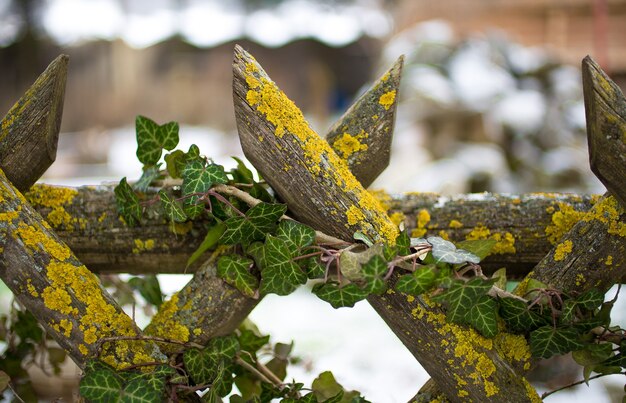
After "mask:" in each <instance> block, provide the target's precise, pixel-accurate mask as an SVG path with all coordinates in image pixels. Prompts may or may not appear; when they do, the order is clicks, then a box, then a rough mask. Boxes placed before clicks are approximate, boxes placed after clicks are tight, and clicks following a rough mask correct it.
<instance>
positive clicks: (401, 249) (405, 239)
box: [396, 231, 411, 256]
mask: <svg viewBox="0 0 626 403" xmlns="http://www.w3.org/2000/svg"><path fill="white" fill-rule="evenodd" d="M410 247H411V237H410V236H409V234H407V233H406V232H405V231H402V232H400V234H398V237H397V238H396V250H397V252H396V253H397V254H398V255H400V256H406V255H408V254H410V253H411V249H410Z"/></svg>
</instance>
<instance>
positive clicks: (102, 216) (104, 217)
mask: <svg viewBox="0 0 626 403" xmlns="http://www.w3.org/2000/svg"><path fill="white" fill-rule="evenodd" d="M106 218H107V213H106V212H104V213H102V214H100V217H98V222H99V223H100V224H102V222H103V221H104V220H105V219H106Z"/></svg>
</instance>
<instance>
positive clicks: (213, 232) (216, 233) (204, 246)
mask: <svg viewBox="0 0 626 403" xmlns="http://www.w3.org/2000/svg"><path fill="white" fill-rule="evenodd" d="M225 230H226V225H224V223H221V222H220V223H217V224H215V225H214V226H212V227H211V228H209V230H208V231H207V233H206V235H205V237H204V239H203V240H202V243H200V246H198V249H196V250H195V251H194V252H193V253H192V254H191V256H190V257H189V259H187V266H186V267H189V266H191V265H192V264H194V262H195V261H196V260H198V258H199V257H200V256H202V255H203V254H204V252H206V251H207V250H209V249H211V248H212V247H213V246H215V245H216V244H217V241H219V239H220V237H221V236H222V234H223V233H224V231H225Z"/></svg>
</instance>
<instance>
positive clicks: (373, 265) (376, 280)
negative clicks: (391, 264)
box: [361, 255, 388, 295]
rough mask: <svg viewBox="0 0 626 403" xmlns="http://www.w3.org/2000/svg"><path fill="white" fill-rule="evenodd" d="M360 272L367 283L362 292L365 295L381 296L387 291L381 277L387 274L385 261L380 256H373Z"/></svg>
mask: <svg viewBox="0 0 626 403" xmlns="http://www.w3.org/2000/svg"><path fill="white" fill-rule="evenodd" d="M361 270H362V272H363V279H364V280H365V281H366V282H367V284H366V285H365V287H364V288H363V290H364V291H365V292H366V293H367V294H376V295H381V294H382V293H384V292H385V291H386V290H387V284H386V283H385V280H384V279H383V276H384V275H385V274H386V273H387V270H388V267H387V261H386V260H385V259H384V258H383V257H382V256H380V255H374V256H373V257H372V258H371V259H370V260H369V261H368V262H367V263H365V264H364V265H363V266H362V267H361Z"/></svg>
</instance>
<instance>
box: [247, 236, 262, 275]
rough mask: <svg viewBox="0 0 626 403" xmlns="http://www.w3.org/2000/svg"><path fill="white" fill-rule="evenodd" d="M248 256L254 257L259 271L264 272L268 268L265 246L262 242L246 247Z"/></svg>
mask: <svg viewBox="0 0 626 403" xmlns="http://www.w3.org/2000/svg"><path fill="white" fill-rule="evenodd" d="M245 250H246V254H247V255H248V256H252V259H254V262H255V263H256V266H257V267H258V268H259V270H263V269H264V268H265V267H266V266H267V260H266V258H265V245H263V243H262V242H253V243H251V244H250V245H248V247H246V249H245Z"/></svg>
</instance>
